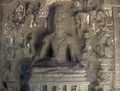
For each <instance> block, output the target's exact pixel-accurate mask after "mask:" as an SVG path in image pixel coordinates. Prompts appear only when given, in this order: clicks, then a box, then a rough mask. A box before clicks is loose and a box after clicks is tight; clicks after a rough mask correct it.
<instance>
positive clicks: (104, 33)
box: [3, 0, 115, 91]
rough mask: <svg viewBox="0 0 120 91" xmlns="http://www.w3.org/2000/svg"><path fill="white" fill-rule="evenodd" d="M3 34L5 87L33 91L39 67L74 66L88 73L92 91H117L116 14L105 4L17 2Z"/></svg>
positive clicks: (89, 0) (93, 0) (98, 0)
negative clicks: (33, 76) (32, 78)
mask: <svg viewBox="0 0 120 91" xmlns="http://www.w3.org/2000/svg"><path fill="white" fill-rule="evenodd" d="M3 36H4V38H3V41H4V42H3V51H4V73H3V82H4V84H6V86H7V87H6V88H8V87H9V85H10V84H12V83H11V82H14V83H16V87H15V86H14V85H13V88H14V89H15V88H17V89H18V91H19V89H21V91H29V85H28V81H29V80H30V76H31V74H32V73H31V70H32V69H33V68H35V67H39V68H40V67H44V68H46V67H61V68H62V67H69V68H73V69H74V68H75V69H77V70H78V69H79V70H85V71H86V78H87V80H88V81H89V82H90V84H89V87H88V88H89V91H113V71H114V61H115V60H114V29H113V16H112V8H106V7H104V1H103V0H66V1H50V0H48V1H45V0H36V1H35V0H18V1H17V0H13V2H12V3H10V4H8V5H7V6H6V7H4V17H3ZM39 70H40V69H39ZM10 86H11V85H10ZM27 86H28V87H27ZM104 86H106V88H104ZM11 88H12V87H11ZM73 89H74V88H73ZM106 89H107V90H106ZM10 91H11V90H10ZM15 91H17V90H15ZM72 91H74V90H72ZM83 91H84V90H83Z"/></svg>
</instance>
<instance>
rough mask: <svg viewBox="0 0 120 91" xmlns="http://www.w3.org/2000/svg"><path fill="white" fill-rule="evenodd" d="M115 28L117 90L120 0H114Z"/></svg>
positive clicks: (119, 90) (118, 80)
mask: <svg viewBox="0 0 120 91" xmlns="http://www.w3.org/2000/svg"><path fill="white" fill-rule="evenodd" d="M112 4H113V17H114V30H115V36H114V37H115V91H120V86H119V85H120V1H119V0H113V1H112Z"/></svg>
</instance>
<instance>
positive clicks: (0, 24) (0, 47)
mask: <svg viewBox="0 0 120 91" xmlns="http://www.w3.org/2000/svg"><path fill="white" fill-rule="evenodd" d="M0 4H1V3H0ZM2 13H3V8H2V5H0V89H2Z"/></svg>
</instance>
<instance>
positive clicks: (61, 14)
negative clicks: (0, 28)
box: [39, 2, 81, 65]
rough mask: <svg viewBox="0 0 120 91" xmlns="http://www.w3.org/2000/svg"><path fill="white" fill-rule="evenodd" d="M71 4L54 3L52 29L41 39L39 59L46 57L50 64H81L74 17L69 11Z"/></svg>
mask: <svg viewBox="0 0 120 91" xmlns="http://www.w3.org/2000/svg"><path fill="white" fill-rule="evenodd" d="M72 4H73V3H72V2H64V3H62V2H59V3H54V5H53V7H54V15H53V16H54V17H53V22H52V23H53V26H52V29H53V30H51V31H52V33H50V34H49V35H48V36H46V37H45V39H44V40H43V41H44V44H43V47H42V49H41V51H40V56H39V59H40V60H42V59H46V58H48V59H49V60H50V62H51V64H58V65H69V63H70V65H76V64H80V65H81V45H80V41H79V38H78V35H77V30H76V27H75V19H74V16H73V15H72V13H71V11H70V9H71V7H72ZM48 28H49V27H48ZM48 54H50V56H49V57H48ZM66 62H67V63H66Z"/></svg>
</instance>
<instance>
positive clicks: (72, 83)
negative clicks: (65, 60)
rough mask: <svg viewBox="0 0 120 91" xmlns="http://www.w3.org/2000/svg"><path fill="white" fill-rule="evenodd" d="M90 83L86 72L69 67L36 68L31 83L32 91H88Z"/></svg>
mask: <svg viewBox="0 0 120 91" xmlns="http://www.w3.org/2000/svg"><path fill="white" fill-rule="evenodd" d="M89 83H90V82H88V81H87V78H86V72H85V70H80V69H76V68H69V67H53V68H52V67H51V68H50V67H48V68H34V69H33V72H32V76H31V79H30V81H29V85H30V91H53V89H54V90H55V91H64V90H63V89H66V91H71V90H73V89H75V90H76V91H88V85H89ZM64 87H66V88H64ZM36 88H37V90H36ZM38 88H39V89H38ZM45 89H46V90H45Z"/></svg>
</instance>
